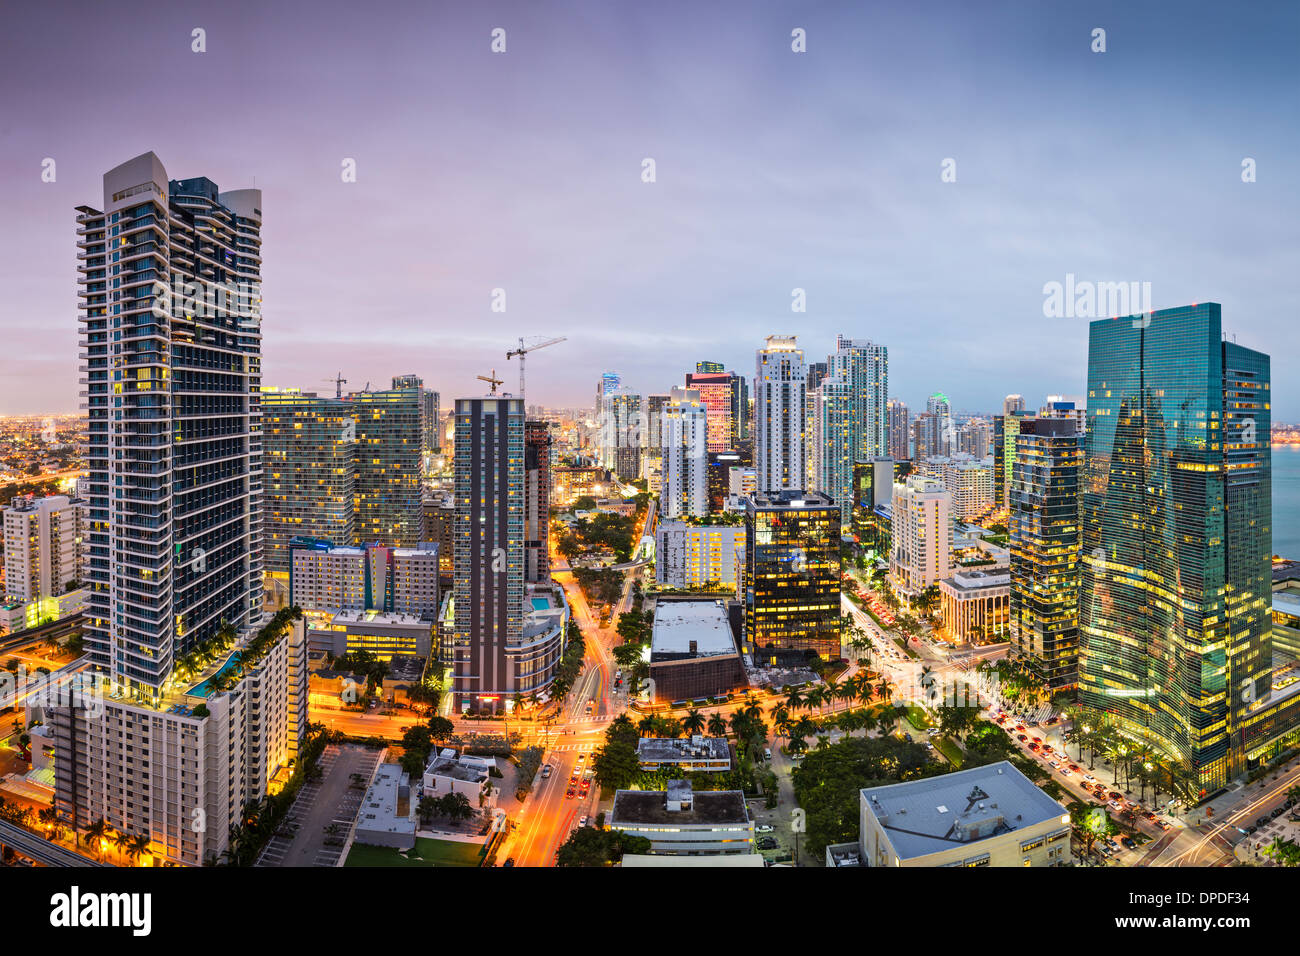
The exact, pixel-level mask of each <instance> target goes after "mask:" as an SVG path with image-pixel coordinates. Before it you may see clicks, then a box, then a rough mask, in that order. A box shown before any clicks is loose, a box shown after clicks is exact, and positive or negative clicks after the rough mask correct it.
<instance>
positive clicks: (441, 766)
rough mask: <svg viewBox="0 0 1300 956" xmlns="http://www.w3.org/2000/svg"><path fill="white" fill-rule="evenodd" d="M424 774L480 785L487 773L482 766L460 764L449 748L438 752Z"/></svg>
mask: <svg viewBox="0 0 1300 956" xmlns="http://www.w3.org/2000/svg"><path fill="white" fill-rule="evenodd" d="M424 772H425V773H429V774H434V775H435V776H439V777H451V778H452V779H454V780H466V781H468V782H470V783H482V782H483V781H484V780H486V779H487V778H488V772H487V770H485V769H484V768H483V767H482V766H480V765H478V764H464V763H461V762H460V757H458V756H457V755H456V751H454V750H452V749H450V748H446V749H444V750H441V751H439V752H438V753H437V754H436V755H435V756H434V758H433V759H432V760H430V761H429V766H427V767H425V768H424Z"/></svg>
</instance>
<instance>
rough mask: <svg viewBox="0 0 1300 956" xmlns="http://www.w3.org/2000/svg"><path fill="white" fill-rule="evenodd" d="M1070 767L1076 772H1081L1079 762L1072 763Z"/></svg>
mask: <svg viewBox="0 0 1300 956" xmlns="http://www.w3.org/2000/svg"><path fill="white" fill-rule="evenodd" d="M1070 769H1071V770H1073V771H1074V772H1075V773H1079V765H1078V764H1077V763H1072V764H1070Z"/></svg>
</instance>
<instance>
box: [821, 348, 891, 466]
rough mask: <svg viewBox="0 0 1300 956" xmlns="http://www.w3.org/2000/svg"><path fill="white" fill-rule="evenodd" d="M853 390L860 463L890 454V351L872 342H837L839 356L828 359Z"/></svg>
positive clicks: (857, 450) (856, 453)
mask: <svg viewBox="0 0 1300 956" xmlns="http://www.w3.org/2000/svg"><path fill="white" fill-rule="evenodd" d="M827 364H828V365H829V366H830V369H831V370H832V372H836V371H838V372H839V373H840V374H841V375H842V376H843V377H844V378H845V380H846V381H847V382H848V384H849V387H850V389H852V391H853V399H854V407H853V429H854V433H855V436H854V437H855V440H856V442H857V448H856V449H855V451H854V456H855V457H856V459H857V460H858V461H868V460H870V459H872V458H881V457H883V456H885V455H888V454H889V411H888V403H889V350H888V349H887V348H885V346H883V345H876V344H875V343H873V342H871V341H870V340H869V339H850V338H848V337H847V336H844V335H840V336H837V337H836V340H835V354H834V355H832V356H830V357H829V359H828V360H827Z"/></svg>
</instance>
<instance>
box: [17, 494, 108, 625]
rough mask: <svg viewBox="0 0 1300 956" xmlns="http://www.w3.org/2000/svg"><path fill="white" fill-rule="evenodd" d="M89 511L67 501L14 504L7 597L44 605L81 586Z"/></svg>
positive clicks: (25, 500)
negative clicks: (43, 599) (46, 601)
mask: <svg viewBox="0 0 1300 956" xmlns="http://www.w3.org/2000/svg"><path fill="white" fill-rule="evenodd" d="M88 523H89V507H88V505H87V504H86V503H85V502H81V501H74V500H73V499H71V498H69V497H67V496H66V495H49V496H47V497H44V498H34V497H32V496H31V495H24V496H22V497H18V498H14V499H13V501H11V502H10V504H9V506H8V507H6V508H5V509H4V564H5V579H4V593H5V596H6V597H8V598H12V599H14V600H17V601H22V602H28V601H40V600H41V599H42V598H52V597H58V596H59V595H62V594H66V593H67V592H68V591H71V590H76V588H77V587H78V586H79V585H80V584H81V575H82V566H83V559H84V556H85V550H86V547H85V541H84V538H85V536H86V532H87V530H88V527H87V526H88Z"/></svg>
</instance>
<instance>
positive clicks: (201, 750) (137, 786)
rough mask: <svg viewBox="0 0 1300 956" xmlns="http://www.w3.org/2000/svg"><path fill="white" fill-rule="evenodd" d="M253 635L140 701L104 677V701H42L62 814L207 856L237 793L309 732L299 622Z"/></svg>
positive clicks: (164, 857)
mask: <svg viewBox="0 0 1300 956" xmlns="http://www.w3.org/2000/svg"><path fill="white" fill-rule="evenodd" d="M252 637H253V634H252V632H251V631H245V632H244V634H243V635H242V636H241V638H240V640H239V641H238V643H237V644H236V646H235V648H234V650H235V651H237V652H239V655H242V656H237V655H234V654H232V655H230V656H223V657H221V658H219V659H218V660H216V661H214V662H213V663H212V664H210V665H209V666H208V667H207V668H205V669H204V670H202V671H200V672H198V673H193V674H190V675H189V676H188V677H187V678H186V679H185V680H183V681H181V680H172V681H169V683H168V684H167V685H166V686H165V687H164V688H163V690H162V693H161V694H160V696H159V697H158V698H156V699H153V700H150V701H148V702H144V701H141V700H139V699H133V698H132V697H131V696H130V695H128V694H126V693H125V692H124V691H123V689H122V688H121V687H120V686H119V687H117V688H116V690H115V689H114V687H113V685H111V684H106V685H105V688H104V691H105V693H104V696H103V697H102V699H100V700H99V701H98V703H102V705H103V707H102V712H101V711H100V709H99V708H98V707H95V708H93V709H92V708H83V707H54V708H51V709H50V711H49V725H50V735H51V737H52V738H53V740H54V745H55V762H54V767H55V789H54V807H55V809H56V810H57V811H58V812H59V815H60V817H61V818H62V820H63V821H64V822H65V823H66V824H67V825H69V826H71V827H72V828H73V829H74V830H85V829H86V828H87V827H89V826H90V825H91V824H93V823H94V822H95V821H97V820H103V821H104V822H105V823H107V824H108V825H109V826H111V827H112V828H113V829H114V830H117V831H119V832H121V833H126V834H142V835H144V836H147V837H148V838H149V841H150V843H149V851H148V852H149V854H150V855H152V856H153V857H154V858H155V859H156V860H157V861H161V862H166V863H169V864H178V865H185V866H202V865H205V864H207V863H209V862H216V861H217V860H218V859H219V858H220V857H221V855H222V853H223V852H224V851H225V850H226V849H227V847H228V846H229V839H230V830H231V828H232V827H233V826H235V825H237V824H238V823H239V821H240V814H241V811H242V810H243V808H244V805H245V804H246V803H247V802H249V801H251V800H260V799H261V798H262V797H264V796H265V795H266V794H267V792H268V789H269V788H270V787H271V785H272V781H274V780H276V779H277V778H280V781H281V782H283V779H284V778H285V777H286V776H287V774H288V773H289V769H290V765H291V764H292V763H293V762H294V761H295V760H296V759H297V758H298V754H299V747H300V744H301V742H302V739H303V736H304V734H305V732H306V724H307V698H308V691H307V638H306V628H305V625H304V622H303V621H302V620H296V621H289V622H287V623H286V624H284V625H283V627H282V628H279V629H275V630H274V633H273V634H272V635H271V636H270V637H269V639H268V642H267V644H266V645H265V646H261V647H260V648H259V645H258V644H255V643H252V642H251V640H250V639H251V638H252Z"/></svg>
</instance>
